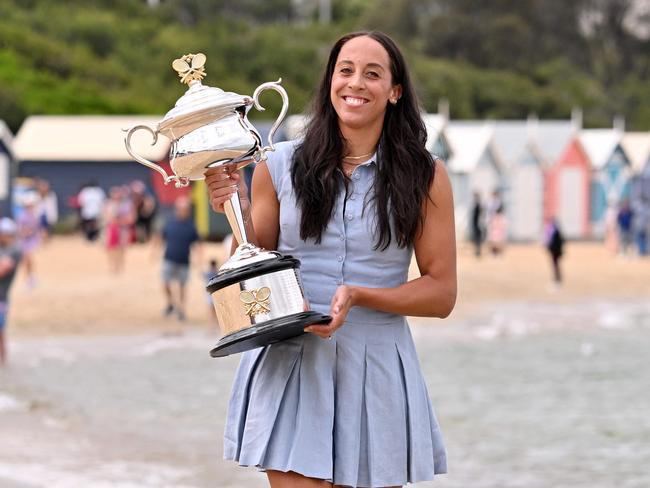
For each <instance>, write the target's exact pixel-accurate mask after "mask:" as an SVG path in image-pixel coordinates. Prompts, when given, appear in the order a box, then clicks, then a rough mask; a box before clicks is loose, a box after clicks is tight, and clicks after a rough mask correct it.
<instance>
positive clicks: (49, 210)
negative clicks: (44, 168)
mask: <svg viewBox="0 0 650 488" xmlns="http://www.w3.org/2000/svg"><path fill="white" fill-rule="evenodd" d="M36 192H37V194H38V203H37V204H36V207H37V214H38V218H39V221H40V224H41V235H42V237H43V239H44V240H45V241H47V240H49V238H50V233H51V232H52V227H53V226H54V224H56V221H57V220H58V219H59V205H58V199H57V197H56V193H54V190H52V188H51V187H50V183H49V182H48V181H46V180H42V179H38V180H36Z"/></svg>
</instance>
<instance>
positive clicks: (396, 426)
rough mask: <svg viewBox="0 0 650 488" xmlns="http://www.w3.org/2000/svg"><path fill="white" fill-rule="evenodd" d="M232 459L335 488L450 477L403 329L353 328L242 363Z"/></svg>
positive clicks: (231, 423)
mask: <svg viewBox="0 0 650 488" xmlns="http://www.w3.org/2000/svg"><path fill="white" fill-rule="evenodd" d="M224 457H225V458H226V459H230V460H234V461H236V462H238V463H239V464H240V465H242V466H255V467H257V468H260V469H264V470H278V471H284V472H286V471H294V472H296V473H300V474H302V475H304V476H308V477H312V478H320V479H324V480H328V481H331V482H333V483H334V484H337V485H343V486H355V487H383V486H394V485H404V484H406V483H407V482H408V483H415V482H418V481H424V480H431V479H433V477H434V475H435V474H440V473H445V472H446V470H447V465H446V464H447V463H446V455H445V448H444V445H443V440H442V436H441V433H440V428H439V426H438V422H437V420H436V417H435V414H434V411H433V408H432V406H431V401H430V398H429V394H428V392H427V387H426V384H425V382H424V378H423V376H422V373H421V370H420V365H419V362H418V359H417V354H416V351H415V346H414V344H413V339H412V337H411V333H410V330H409V327H408V325H407V323H406V321H405V320H401V319H400V321H399V322H397V323H389V324H388V323H387V324H355V323H347V324H346V325H344V326H343V327H342V328H340V329H339V330H338V331H337V332H336V333H335V334H334V336H333V338H332V340H326V339H321V338H319V337H317V336H314V335H313V334H305V335H302V336H300V337H297V338H294V339H289V340H286V341H283V342H280V343H277V344H273V345H270V346H267V347H264V348H260V349H255V350H253V351H248V352H246V353H244V354H243V355H242V358H241V362H240V365H239V368H238V370H237V374H236V377H235V381H234V384H233V389H232V394H231V398H230V405H229V410H228V417H227V422H226V429H225V435H224Z"/></svg>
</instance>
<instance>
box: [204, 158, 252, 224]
mask: <svg viewBox="0 0 650 488" xmlns="http://www.w3.org/2000/svg"><path fill="white" fill-rule="evenodd" d="M205 183H206V185H208V197H209V198H210V205H211V206H212V209H213V210H214V211H215V212H220V213H223V212H224V209H223V204H224V203H225V202H227V201H228V200H230V197H231V196H232V195H233V193H236V192H237V190H240V191H239V200H240V202H241V207H242V211H243V212H244V213H248V212H249V210H250V203H249V201H248V189H247V188H246V183H245V182H244V179H243V178H242V175H241V174H240V173H239V172H237V171H235V170H234V169H233V170H232V171H231V170H230V168H228V166H219V167H216V168H210V169H208V170H207V171H206V172H205Z"/></svg>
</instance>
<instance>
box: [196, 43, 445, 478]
mask: <svg viewBox="0 0 650 488" xmlns="http://www.w3.org/2000/svg"><path fill="white" fill-rule="evenodd" d="M312 112H313V113H312V117H311V122H310V123H309V125H308V127H307V129H306V132H305V137H304V139H302V140H299V141H290V142H286V143H280V144H278V145H277V146H276V151H275V152H274V153H270V154H269V157H268V161H267V162H266V163H260V164H259V165H258V166H257V168H256V170H255V174H254V176H253V188H252V198H253V200H252V205H251V203H250V202H248V200H243V201H242V208H243V209H244V212H246V214H247V216H250V218H246V220H247V222H248V227H247V234H248V235H249V239H250V240H251V241H252V242H254V243H255V244H257V245H259V246H260V247H264V248H266V249H277V250H278V251H281V252H283V253H287V254H292V255H294V256H296V257H298V258H299V259H300V261H301V263H302V267H301V274H302V278H303V285H304V289H305V296H306V297H307V298H308V299H309V302H310V307H311V308H312V309H313V310H316V311H318V312H321V313H328V314H329V315H331V316H332V322H331V323H330V324H328V325H319V326H316V325H312V326H309V327H307V328H306V329H305V330H306V332H309V334H305V335H303V336H300V337H297V338H293V339H289V340H286V341H283V342H280V343H276V344H272V345H270V346H266V347H264V348H260V349H256V350H253V351H248V352H246V353H244V355H243V356H242V360H241V363H240V366H239V369H238V372H237V375H236V378H235V382H234V385H233V391H232V397H231V401H230V408H229V412H228V420H227V423H226V432H225V446H224V452H225V456H226V458H228V459H232V460H235V461H237V462H238V463H239V464H240V465H245V466H256V467H258V468H261V469H263V470H265V471H266V472H267V475H268V479H269V482H270V484H271V486H272V487H273V488H276V487H277V488H279V487H282V488H284V487H312V486H314V487H315V486H333V485H334V486H359V487H389V486H400V485H403V484H406V483H408V482H417V481H422V480H430V479H432V478H433V476H434V475H435V474H438V473H444V472H446V469H447V467H446V455H445V449H444V446H443V443H442V437H441V433H440V429H439V426H438V422H437V420H436V417H435V415H434V413H433V408H432V406H431V401H430V399H429V395H428V392H427V387H426V384H425V381H424V378H423V377H422V373H421V371H420V365H419V362H418V359H417V355H416V352H415V346H414V344H413V340H412V338H411V334H410V330H409V327H408V324H407V322H406V319H405V316H406V315H412V316H413V315H417V316H429V317H446V316H447V315H449V313H450V312H451V310H452V308H453V306H454V303H455V298H456V248H455V241H454V218H453V202H452V195H451V189H450V184H449V179H448V177H447V174H446V172H445V169H444V166H443V165H442V164H440V162H439V161H437V160H434V159H433V158H432V157H431V155H430V154H429V153H428V152H427V150H426V149H425V142H426V131H425V127H424V124H423V122H422V120H421V118H420V115H419V109H418V104H417V100H416V98H415V94H414V90H413V87H412V86H411V82H410V79H409V75H408V71H407V69H406V65H405V62H404V58H403V57H402V54H401V53H400V51H399V49H398V48H397V46H396V45H395V43H394V42H393V41H392V40H391V39H390V38H389V37H388V36H386V35H385V34H382V33H380V32H367V33H354V34H349V35H347V36H345V37H343V38H341V39H340V40H339V41H338V42H336V44H335V45H334V47H333V48H332V51H331V53H330V57H329V60H328V63H327V67H326V69H325V74H324V76H323V78H322V81H321V83H320V85H319V88H318V91H317V94H316V97H315V99H314V102H313V110H312ZM206 181H207V183H208V188H209V191H210V198H211V203H212V207H213V208H214V209H215V210H217V211H222V208H223V203H224V201H225V200H227V199H228V198H230V195H231V194H232V193H233V192H234V191H235V190H236V188H237V186H243V181H242V179H241V178H240V176H239V175H238V174H232V175H228V174H224V173H223V172H218V171H214V170H209V171H208V172H207V173H206ZM239 194H240V195H245V194H247V192H246V191H244V189H241V190H240V193H239ZM413 252H415V257H416V259H417V263H418V266H419V270H420V275H421V276H420V277H419V278H417V279H414V280H411V281H408V268H409V264H410V262H411V257H412V255H413ZM323 339H331V340H323Z"/></svg>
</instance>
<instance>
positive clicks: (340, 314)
mask: <svg viewBox="0 0 650 488" xmlns="http://www.w3.org/2000/svg"><path fill="white" fill-rule="evenodd" d="M353 306H354V297H353V290H352V288H351V287H349V286H347V285H342V286H339V287H338V288H337V289H336V292H335V293H334V296H333V297H332V304H331V305H330V315H331V316H332V321H331V322H330V323H329V324H327V325H310V326H307V327H305V332H311V333H312V334H316V335H317V336H318V337H321V338H323V339H330V338H331V336H332V334H333V333H334V332H336V330H337V329H339V328H340V327H341V326H342V325H343V323H344V322H345V318H346V317H347V315H348V312H349V311H350V309H351V308H352V307H353Z"/></svg>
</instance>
